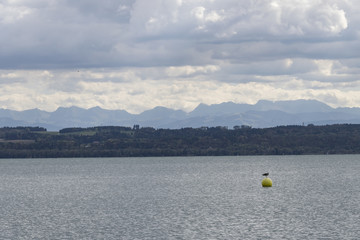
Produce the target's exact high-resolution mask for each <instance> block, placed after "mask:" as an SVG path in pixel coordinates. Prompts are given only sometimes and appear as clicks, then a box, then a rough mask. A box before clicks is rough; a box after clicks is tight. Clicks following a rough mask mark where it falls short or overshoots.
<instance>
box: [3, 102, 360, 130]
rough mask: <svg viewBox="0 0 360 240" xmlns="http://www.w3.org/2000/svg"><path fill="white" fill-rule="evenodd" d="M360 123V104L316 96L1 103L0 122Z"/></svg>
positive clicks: (50, 127)
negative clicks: (143, 106) (138, 104)
mask: <svg viewBox="0 0 360 240" xmlns="http://www.w3.org/2000/svg"><path fill="white" fill-rule="evenodd" d="M309 123H313V124H334V123H360V108H337V109H334V108H331V107H330V106H328V105H326V104H325V103H322V102H319V101H317V100H311V99H309V100H305V99H300V100H294V101H291V100H289V101H269V100H260V101H258V102H257V103H256V104H245V103H234V102H223V103H219V104H212V105H207V104H204V103H201V104H199V105H198V106H197V107H196V108H195V109H194V110H193V111H191V112H189V113H186V112H184V111H182V110H174V109H170V108H167V107H163V106H157V107H155V108H153V109H150V110H146V111H144V112H142V113H140V114H130V113H128V112H127V111H125V110H106V109H102V108H101V107H99V106H96V107H92V108H89V109H83V108H80V107H76V106H71V107H59V108H58V109H56V110H55V111H54V112H46V111H42V110H39V109H30V110H25V111H13V110H8V109H0V127H1V126H16V125H22V126H39V127H45V128H47V129H48V130H60V129H62V128H67V127H92V126H104V125H107V126H110V125H111V126H129V127H132V126H133V125H134V124H139V125H140V126H149V127H155V128H183V127H202V126H208V127H212V126H227V127H230V128H231V127H233V126H236V125H237V126H241V125H250V126H252V127H258V128H262V127H272V126H279V125H301V124H309Z"/></svg>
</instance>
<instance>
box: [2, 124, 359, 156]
mask: <svg viewBox="0 0 360 240" xmlns="http://www.w3.org/2000/svg"><path fill="white" fill-rule="evenodd" d="M358 153H360V125H358V124H341V125H326V126H314V125H308V126H280V127H273V128H262V129H259V128H251V127H247V126H242V127H234V129H227V128H226V127H211V128H208V127H202V128H182V129H154V128H148V127H147V128H140V127H139V126H134V127H133V128H130V127H92V128H66V129H62V130H60V131H59V132H48V131H46V129H44V128H40V127H15V128H0V157H1V158H31V157H32V158H43V157H135V156H136V157H140V156H141V157H143V156H144V157H145V156H219V155H282V154H358Z"/></svg>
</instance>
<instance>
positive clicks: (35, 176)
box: [0, 155, 360, 240]
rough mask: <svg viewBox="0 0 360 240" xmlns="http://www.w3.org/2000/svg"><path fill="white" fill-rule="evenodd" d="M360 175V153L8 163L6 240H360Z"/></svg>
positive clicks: (2, 235)
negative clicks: (266, 178) (265, 175)
mask: <svg viewBox="0 0 360 240" xmlns="http://www.w3.org/2000/svg"><path fill="white" fill-rule="evenodd" d="M359 171H360V155H324V156H237V157H163V158H87V159H86V158H82V159H81V158H80V159H77V158H72V159H61V158H59V159H0V204H1V208H0V215H1V218H0V239H157V240H159V239H207V240H208V239H359V235H360V220H359V219H360V200H359V199H360V194H359V190H360V175H359ZM264 172H270V175H269V177H270V178H271V179H272V181H273V187H271V188H263V187H262V186H261V181H262V179H263V176H262V174H263V173H264Z"/></svg>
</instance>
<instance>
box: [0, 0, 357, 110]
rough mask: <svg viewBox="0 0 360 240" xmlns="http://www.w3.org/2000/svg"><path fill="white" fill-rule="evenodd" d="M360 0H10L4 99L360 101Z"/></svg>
mask: <svg viewBox="0 0 360 240" xmlns="http://www.w3.org/2000/svg"><path fill="white" fill-rule="evenodd" d="M359 12H360V2H359V1H358V0H266V1H264V0H101V1H99V0H31V1H29V0H0V108H7V109H15V110H25V109H32V108H39V109H42V110H47V111H54V110H55V109H56V108H58V107H60V106H63V107H69V106H79V107H84V108H90V107H94V106H100V107H102V108H105V109H124V110H127V111H129V112H131V113H139V112H141V111H144V110H146V109H150V108H153V107H155V106H165V107H169V108H173V109H183V110H185V111H190V110H192V109H193V108H195V107H196V106H197V105H198V104H199V103H206V104H214V103H221V102H227V101H232V102H236V103H250V104H254V103H256V102H257V101H258V100H261V99H266V100H272V101H276V100H294V99H317V100H320V101H322V102H325V103H327V104H329V105H331V106H333V107H340V106H344V107H345V106H347V107H360V41H359V40H360V31H359V30H360V15H359Z"/></svg>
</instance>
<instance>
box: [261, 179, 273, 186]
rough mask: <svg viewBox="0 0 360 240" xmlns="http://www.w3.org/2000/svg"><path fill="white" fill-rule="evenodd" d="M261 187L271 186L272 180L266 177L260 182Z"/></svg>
mask: <svg viewBox="0 0 360 240" xmlns="http://www.w3.org/2000/svg"><path fill="white" fill-rule="evenodd" d="M261 184H262V186H263V187H272V181H271V179H270V178H268V177H266V178H264V179H263V180H262V182H261Z"/></svg>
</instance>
